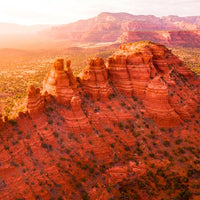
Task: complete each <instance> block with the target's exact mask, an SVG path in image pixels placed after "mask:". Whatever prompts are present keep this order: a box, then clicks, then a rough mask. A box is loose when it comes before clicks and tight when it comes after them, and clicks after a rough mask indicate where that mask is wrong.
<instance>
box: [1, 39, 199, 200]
mask: <svg viewBox="0 0 200 200" xmlns="http://www.w3.org/2000/svg"><path fill="white" fill-rule="evenodd" d="M199 83H200V79H199V78H198V77H196V76H195V75H194V74H193V73H191V71H190V70H189V69H188V68H187V67H186V66H185V65H184V64H183V62H182V61H180V60H179V59H178V58H177V57H176V56H174V55H172V54H171V52H170V51H169V50H168V49H167V48H165V47H164V46H163V45H159V44H154V43H151V42H139V43H130V44H126V45H122V46H120V47H119V49H118V50H117V51H116V52H115V53H114V54H113V55H112V56H111V57H110V58H108V59H107V63H106V65H105V64H104V61H103V59H101V58H93V59H91V60H90V61H89V63H88V67H87V68H86V69H85V70H83V72H82V73H81V74H80V75H79V76H78V78H77V80H76V78H75V77H74V76H73V72H72V71H71V69H70V61H66V62H65V61H64V59H57V60H56V61H55V63H54V64H53V65H52V68H51V70H50V72H49V73H48V74H47V76H46V77H45V79H44V82H43V90H42V92H40V90H39V89H36V88H34V86H30V87H29V89H28V97H27V113H21V114H19V117H18V118H17V119H15V120H10V121H8V120H6V121H4V123H3V126H4V127H3V129H1V133H0V189H1V193H0V197H1V199H13V198H15V199H16V198H25V199H50V198H51V199H58V198H59V199H122V198H126V199H144V200H147V199H159V198H169V197H173V198H177V199H184V198H185V199H189V198H190V197H197V198H198V185H199V182H198V178H195V177H200V170H199V167H200V166H199V163H200V162H199V158H200V155H199V152H200V150H199V149H198V144H199V141H200V137H199V132H200V124H199V121H200V115H199V113H200V107H199V104H200V84H199ZM152 119H153V120H152ZM185 155H187V157H186V156H185ZM188 158H189V159H188Z"/></svg>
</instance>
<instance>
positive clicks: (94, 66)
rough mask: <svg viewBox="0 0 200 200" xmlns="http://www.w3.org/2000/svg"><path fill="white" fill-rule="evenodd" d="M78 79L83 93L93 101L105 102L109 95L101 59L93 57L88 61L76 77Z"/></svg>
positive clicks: (109, 89)
mask: <svg viewBox="0 0 200 200" xmlns="http://www.w3.org/2000/svg"><path fill="white" fill-rule="evenodd" d="M78 79H79V81H80V83H81V85H82V87H83V91H84V93H85V94H87V95H89V96H90V97H91V98H92V99H94V100H97V99H101V100H106V99H108V96H109V95H110V94H111V88H110V87H109V84H108V74H107V70H106V67H105V64H104V60H103V59H102V58H98V57H95V58H92V59H90V61H89V63H88V67H87V68H86V69H84V70H83V71H82V72H81V73H80V74H79V75H78Z"/></svg>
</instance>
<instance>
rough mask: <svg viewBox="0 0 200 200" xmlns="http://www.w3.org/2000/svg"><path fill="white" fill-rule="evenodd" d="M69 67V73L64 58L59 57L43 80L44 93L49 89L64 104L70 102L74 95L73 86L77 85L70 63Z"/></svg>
mask: <svg viewBox="0 0 200 200" xmlns="http://www.w3.org/2000/svg"><path fill="white" fill-rule="evenodd" d="M67 68H68V71H69V73H68V72H67V71H65V70H64V59H57V60H56V61H55V62H54V64H53V66H52V69H51V71H50V72H49V73H48V74H47V76H46V77H45V79H44V81H43V93H44V92H45V91H47V92H48V94H51V95H52V96H53V97H54V98H55V99H56V101H57V102H58V103H60V104H64V105H69V104H70V101H71V98H72V96H73V95H74V91H73V89H72V88H75V87H76V86H75V84H74V82H73V77H72V76H73V74H72V73H71V71H70V64H69V63H67Z"/></svg>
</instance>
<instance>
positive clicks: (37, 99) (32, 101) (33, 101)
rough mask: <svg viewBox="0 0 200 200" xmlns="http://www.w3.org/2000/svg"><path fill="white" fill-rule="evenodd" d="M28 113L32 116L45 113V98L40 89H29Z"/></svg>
mask: <svg viewBox="0 0 200 200" xmlns="http://www.w3.org/2000/svg"><path fill="white" fill-rule="evenodd" d="M27 111H28V113H29V114H30V115H37V114H40V113H42V112H43V111H44V97H43V96H42V95H41V93H40V89H39V88H35V87H34V86H33V85H31V86H29V88H28V97H27Z"/></svg>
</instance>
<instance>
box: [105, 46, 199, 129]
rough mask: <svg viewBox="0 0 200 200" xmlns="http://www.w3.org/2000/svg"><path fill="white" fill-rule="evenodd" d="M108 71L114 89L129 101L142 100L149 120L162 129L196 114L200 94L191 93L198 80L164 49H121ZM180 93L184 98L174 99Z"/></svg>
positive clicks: (109, 65) (149, 47)
mask: <svg viewBox="0 0 200 200" xmlns="http://www.w3.org/2000/svg"><path fill="white" fill-rule="evenodd" d="M107 68H108V74H109V79H110V80H111V81H112V83H113V84H114V86H115V87H116V88H117V89H118V90H119V91H120V92H121V93H123V94H124V95H126V96H128V97H131V96H133V95H135V96H137V97H139V98H141V99H142V100H143V101H144V104H145V105H146V112H147V113H148V116H151V117H152V118H153V119H154V120H155V121H156V122H157V123H158V124H159V125H160V126H169V127H170V126H176V125H178V124H179V123H180V119H186V118H190V117H191V115H192V113H194V112H195V111H196V108H197V105H198V104H199V99H198V98H197V97H198V95H199V94H197V93H198V92H196V93H195V94H194V92H193V91H191V88H193V87H195V86H194V84H193V82H192V80H194V79H195V76H194V74H193V73H192V72H191V71H190V70H189V69H188V67H186V66H185V65H184V64H183V62H182V61H180V60H179V59H178V58H177V57H176V56H174V55H173V54H172V53H171V51H170V50H168V49H167V48H165V47H164V46H163V45H159V44H154V43H151V42H138V43H129V44H126V45H121V46H120V47H119V49H118V50H117V51H116V52H115V53H114V54H113V55H112V56H111V57H109V58H108V60H107ZM152 79H153V80H152ZM179 90H181V92H180V94H178V95H173V94H175V93H176V92H177V91H179ZM192 94H193V95H194V96H193V97H192Z"/></svg>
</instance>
